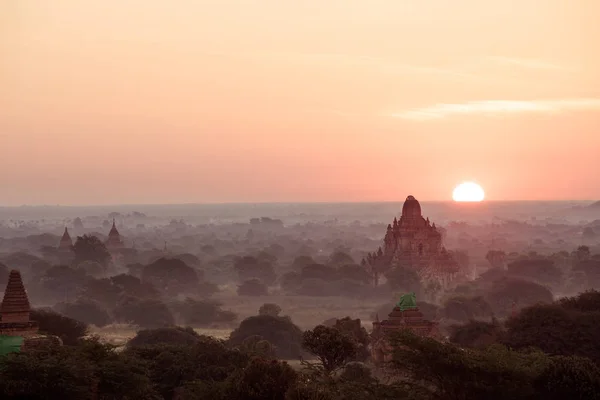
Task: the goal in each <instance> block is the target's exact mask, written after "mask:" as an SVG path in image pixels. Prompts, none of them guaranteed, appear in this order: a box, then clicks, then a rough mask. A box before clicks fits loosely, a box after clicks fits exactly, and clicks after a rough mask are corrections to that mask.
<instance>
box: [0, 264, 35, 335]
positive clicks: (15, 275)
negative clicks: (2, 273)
mask: <svg viewBox="0 0 600 400" xmlns="http://www.w3.org/2000/svg"><path fill="white" fill-rule="evenodd" d="M30 311H31V307H30V305H29V299H28V298H27V292H26V291H25V287H24V286H23V279H22V278H21V273H20V272H19V271H17V270H15V269H13V270H12V271H10V275H9V276H8V284H7V285H6V290H5V291H4V299H3V300H2V306H0V315H1V316H2V322H3V323H7V322H19V323H21V322H29V312H30Z"/></svg>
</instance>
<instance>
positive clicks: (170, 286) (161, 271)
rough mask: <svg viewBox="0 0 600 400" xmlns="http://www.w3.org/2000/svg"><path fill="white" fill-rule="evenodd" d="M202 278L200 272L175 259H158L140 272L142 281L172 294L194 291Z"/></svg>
mask: <svg viewBox="0 0 600 400" xmlns="http://www.w3.org/2000/svg"><path fill="white" fill-rule="evenodd" d="M202 278H203V273H202V272H201V271H197V270H195V269H194V268H192V267H190V266H189V265H187V264H186V263H184V262H183V261H181V260H179V259H177V258H159V259H158V260H156V261H155V262H153V263H152V264H150V265H148V266H146V267H145V268H144V269H143V270H142V281H144V282H150V283H152V284H153V285H154V286H155V287H157V288H159V289H160V290H162V291H165V292H169V293H173V294H179V293H181V292H194V291H196V290H197V288H198V284H199V283H200V280H201V279H202Z"/></svg>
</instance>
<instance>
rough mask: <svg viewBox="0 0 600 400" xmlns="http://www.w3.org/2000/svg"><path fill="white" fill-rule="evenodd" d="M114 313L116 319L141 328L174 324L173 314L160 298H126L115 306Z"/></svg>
mask: <svg viewBox="0 0 600 400" xmlns="http://www.w3.org/2000/svg"><path fill="white" fill-rule="evenodd" d="M114 313H115V319H116V320H117V321H119V322H122V323H130V324H135V325H138V326H139V327H142V328H159V327H164V326H171V325H175V319H174V318H173V314H171V311H170V310H169V308H168V307H167V305H166V304H165V303H163V302H162V301H160V300H150V299H136V298H127V299H124V300H123V301H122V302H121V304H120V305H119V306H117V308H116V309H115V312H114Z"/></svg>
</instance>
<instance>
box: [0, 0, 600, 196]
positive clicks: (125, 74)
mask: <svg viewBox="0 0 600 400" xmlns="http://www.w3.org/2000/svg"><path fill="white" fill-rule="evenodd" d="M598 15H600V2H598V1H597V0H518V1H517V0H514V1H513V0H503V1H496V0H454V1H449V0H426V1H415V0H369V1H366V0H327V1H323V0H246V1H242V0H238V1H233V0H211V1H209V0H177V1H159V0H105V1H82V0H61V1H49V0H5V1H2V2H0V151H1V153H0V205H22V204H29V205H36V204H63V205H80V204H125V203H134V204H146V203H155V204H156V203H160V204H164V203H203V202H288V201H293V202H323V201H326V202H328V201H335V202H337V201H351V202H355V201H399V200H403V199H404V198H405V197H406V196H407V195H408V194H412V195H414V196H415V197H417V198H418V199H419V200H450V199H451V195H452V190H453V188H454V187H455V186H456V185H457V184H459V183H460V182H462V181H468V180H473V181H475V182H477V183H479V184H480V185H481V186H483V188H484V189H485V191H486V198H487V199H489V200H569V199H573V200H580V199H582V200H588V199H589V200H597V199H600V178H599V176H598V170H600V74H598V71H599V70H600V52H598V39H597V38H599V37H600V24H598V23H597V16H598Z"/></svg>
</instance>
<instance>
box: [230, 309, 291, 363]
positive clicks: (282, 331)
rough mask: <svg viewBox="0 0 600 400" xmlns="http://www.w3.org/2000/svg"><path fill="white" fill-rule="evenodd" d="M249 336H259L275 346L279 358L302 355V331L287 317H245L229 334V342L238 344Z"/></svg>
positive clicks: (289, 358) (288, 358) (234, 344)
mask: <svg viewBox="0 0 600 400" xmlns="http://www.w3.org/2000/svg"><path fill="white" fill-rule="evenodd" d="M251 336H260V337H262V338H263V339H264V340H268V341H269V342H270V343H272V344H273V346H275V353H276V354H277V357H279V358H281V359H287V360H291V359H298V358H299V357H300V356H301V355H302V331H301V330H300V328H298V327H297V326H296V325H295V324H294V323H293V322H292V320H291V319H290V318H289V317H273V316H271V315H256V316H253V317H249V318H246V319H245V320H243V321H242V322H241V323H240V326H238V327H237V328H236V329H235V330H234V331H233V332H231V335H230V336H229V344H230V345H232V346H240V345H241V344H242V343H243V342H244V340H246V339H247V338H249V337H251Z"/></svg>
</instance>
